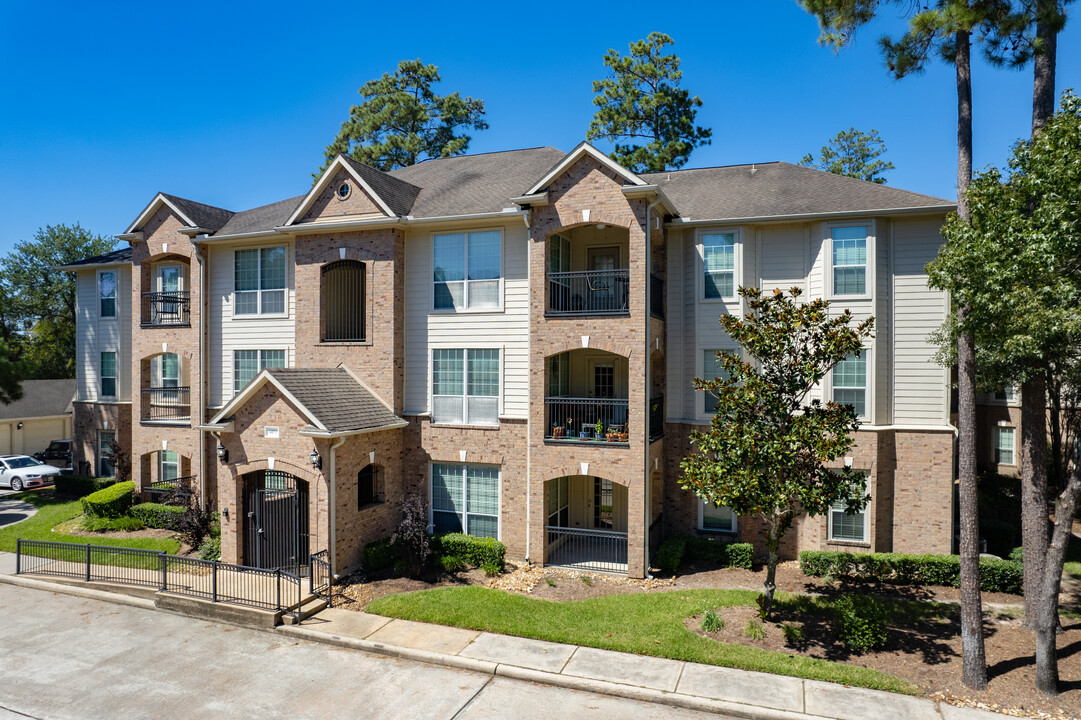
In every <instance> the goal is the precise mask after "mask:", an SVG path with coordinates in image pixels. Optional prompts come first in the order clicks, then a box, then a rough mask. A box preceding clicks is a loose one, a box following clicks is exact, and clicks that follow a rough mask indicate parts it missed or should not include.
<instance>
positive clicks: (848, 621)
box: [833, 595, 886, 653]
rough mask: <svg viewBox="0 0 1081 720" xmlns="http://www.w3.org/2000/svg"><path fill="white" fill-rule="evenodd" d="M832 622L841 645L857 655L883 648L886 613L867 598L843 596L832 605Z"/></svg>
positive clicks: (872, 600) (876, 602)
mask: <svg viewBox="0 0 1081 720" xmlns="http://www.w3.org/2000/svg"><path fill="white" fill-rule="evenodd" d="M833 612H834V621H835V622H836V623H837V635H838V637H840V639H841V644H843V645H844V646H845V647H846V648H848V649H849V650H851V651H852V652H856V653H865V652H871V651H873V650H877V649H878V648H880V647H884V646H885V645H886V610H885V608H884V607H882V603H880V602H879V601H878V600H875V599H874V598H873V597H869V596H866V595H857V596H852V595H845V596H842V597H840V598H837V600H836V601H835V602H834V604H833Z"/></svg>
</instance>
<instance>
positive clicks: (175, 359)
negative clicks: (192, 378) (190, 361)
mask: <svg viewBox="0 0 1081 720" xmlns="http://www.w3.org/2000/svg"><path fill="white" fill-rule="evenodd" d="M158 367H159V368H160V375H159V377H158V378H157V381H158V384H157V387H159V388H175V387H180V356H179V355H177V354H176V353H165V354H164V355H162V356H161V359H160V364H159V366H158Z"/></svg>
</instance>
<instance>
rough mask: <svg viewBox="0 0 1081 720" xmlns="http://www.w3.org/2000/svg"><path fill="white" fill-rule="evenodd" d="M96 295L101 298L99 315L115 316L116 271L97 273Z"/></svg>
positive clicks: (105, 316) (104, 316)
mask: <svg viewBox="0 0 1081 720" xmlns="http://www.w3.org/2000/svg"><path fill="white" fill-rule="evenodd" d="M98 295H99V296H100V298H101V307H100V317H103V318H114V317H116V271H115V270H102V271H101V272H99V273H98Z"/></svg>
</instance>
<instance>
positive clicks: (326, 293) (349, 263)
mask: <svg viewBox="0 0 1081 720" xmlns="http://www.w3.org/2000/svg"><path fill="white" fill-rule="evenodd" d="M364 281H365V278H364V263H362V262H357V261H356V260H339V261H338V262H333V263H330V264H329V265H326V266H325V267H324V268H323V276H322V282H321V284H320V297H321V304H322V313H321V318H322V339H323V341H324V342H354V341H357V340H363V339H364V296H365V291H364Z"/></svg>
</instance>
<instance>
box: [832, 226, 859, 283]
mask: <svg viewBox="0 0 1081 720" xmlns="http://www.w3.org/2000/svg"><path fill="white" fill-rule="evenodd" d="M832 245H833V248H832V260H833V294H834V295H866V294H867V228H866V227H862V226H861V227H836V228H833V243H832Z"/></svg>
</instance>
